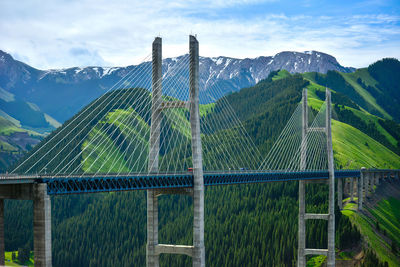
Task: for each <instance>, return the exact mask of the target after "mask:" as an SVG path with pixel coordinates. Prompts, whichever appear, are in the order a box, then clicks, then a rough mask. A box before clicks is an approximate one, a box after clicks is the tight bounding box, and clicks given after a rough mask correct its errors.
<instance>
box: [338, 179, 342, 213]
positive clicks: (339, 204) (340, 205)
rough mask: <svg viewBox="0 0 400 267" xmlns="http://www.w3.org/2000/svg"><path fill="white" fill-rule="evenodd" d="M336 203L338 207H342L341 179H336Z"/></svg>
mask: <svg viewBox="0 0 400 267" xmlns="http://www.w3.org/2000/svg"><path fill="white" fill-rule="evenodd" d="M337 196H338V199H337V205H338V206H339V209H342V208H343V181H342V179H338V181H337Z"/></svg>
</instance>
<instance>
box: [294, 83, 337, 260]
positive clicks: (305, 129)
mask: <svg viewBox="0 0 400 267" xmlns="http://www.w3.org/2000/svg"><path fill="white" fill-rule="evenodd" d="M302 110H303V116H302V142H301V154H300V169H301V170H303V171H304V170H306V169H307V135H308V134H309V133H310V132H312V131H322V132H324V133H325V134H326V145H327V147H326V148H327V150H326V151H327V157H328V172H329V180H328V186H329V210H328V214H314V213H306V201H305V185H306V183H307V182H306V181H304V180H300V181H299V232H298V257H297V266H299V267H303V266H306V256H307V255H325V256H327V257H328V261H327V266H328V267H331V266H335V173H334V165H333V150H332V130H331V117H332V116H331V92H330V90H329V89H328V88H326V118H325V127H324V128H312V127H309V126H308V105H307V89H304V91H303V101H302ZM313 182H322V183H326V180H315V181H313ZM310 219H318V220H327V221H328V248H327V249H312V248H306V220H310Z"/></svg>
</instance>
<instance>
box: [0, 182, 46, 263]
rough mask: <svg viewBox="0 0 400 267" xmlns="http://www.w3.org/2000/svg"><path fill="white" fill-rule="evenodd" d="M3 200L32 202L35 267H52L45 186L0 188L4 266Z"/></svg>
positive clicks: (0, 246) (0, 247)
mask: <svg viewBox="0 0 400 267" xmlns="http://www.w3.org/2000/svg"><path fill="white" fill-rule="evenodd" d="M4 199H20V200H33V251H34V261H35V267H37V266H39V267H50V266H52V256H51V200H50V197H49V195H48V194H47V184H36V183H29V184H28V183H27V184H4V185H1V186H0V255H2V257H1V256H0V261H1V262H0V265H3V264H4Z"/></svg>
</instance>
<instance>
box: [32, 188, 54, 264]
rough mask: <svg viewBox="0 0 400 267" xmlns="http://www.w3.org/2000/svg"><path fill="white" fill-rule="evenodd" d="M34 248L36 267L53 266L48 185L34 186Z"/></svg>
mask: <svg viewBox="0 0 400 267" xmlns="http://www.w3.org/2000/svg"><path fill="white" fill-rule="evenodd" d="M33 187H34V188H33V192H34V194H33V246H34V248H33V249H34V260H35V266H39V267H42V266H45V267H49V266H51V202H50V197H49V196H48V195H47V184H33Z"/></svg>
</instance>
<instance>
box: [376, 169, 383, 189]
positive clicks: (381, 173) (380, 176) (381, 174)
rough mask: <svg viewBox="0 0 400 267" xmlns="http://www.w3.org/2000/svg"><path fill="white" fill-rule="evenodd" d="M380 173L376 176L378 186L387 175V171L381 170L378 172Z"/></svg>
mask: <svg viewBox="0 0 400 267" xmlns="http://www.w3.org/2000/svg"><path fill="white" fill-rule="evenodd" d="M377 174H378V175H377V176H376V177H375V178H376V179H375V185H376V186H378V185H379V180H380V179H383V178H384V177H385V173H384V172H379V173H377Z"/></svg>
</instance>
